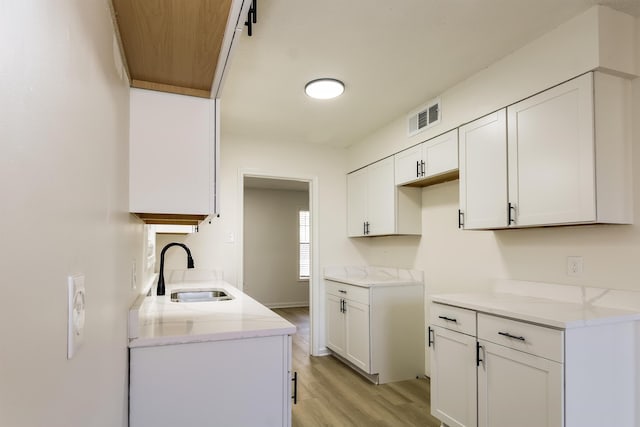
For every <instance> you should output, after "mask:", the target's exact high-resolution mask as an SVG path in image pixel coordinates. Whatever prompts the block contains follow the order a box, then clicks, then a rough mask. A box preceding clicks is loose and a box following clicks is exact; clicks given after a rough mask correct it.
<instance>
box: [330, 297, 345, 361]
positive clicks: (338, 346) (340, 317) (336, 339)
mask: <svg viewBox="0 0 640 427" xmlns="http://www.w3.org/2000/svg"><path fill="white" fill-rule="evenodd" d="M326 296H327V298H326V308H325V309H326V319H327V320H326V325H327V347H329V348H330V349H331V350H333V351H335V352H336V353H338V354H341V355H344V354H345V353H346V347H345V343H346V335H345V316H344V313H343V312H342V310H341V305H342V298H339V297H337V296H335V295H331V294H326Z"/></svg>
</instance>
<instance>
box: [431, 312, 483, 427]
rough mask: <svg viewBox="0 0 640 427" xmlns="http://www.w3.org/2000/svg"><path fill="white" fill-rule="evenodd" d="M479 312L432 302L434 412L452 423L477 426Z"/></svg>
mask: <svg viewBox="0 0 640 427" xmlns="http://www.w3.org/2000/svg"><path fill="white" fill-rule="evenodd" d="M476 346H477V342H476V313H475V312H474V311H471V310H466V309H463V308H458V307H451V306H446V305H441V304H432V306H431V328H430V329H429V348H430V356H431V415H433V416H434V417H436V418H438V419H439V420H441V421H443V422H444V423H445V424H446V425H448V426H449V427H475V426H477V395H476V388H477V373H476V363H475V361H476V351H477V348H476Z"/></svg>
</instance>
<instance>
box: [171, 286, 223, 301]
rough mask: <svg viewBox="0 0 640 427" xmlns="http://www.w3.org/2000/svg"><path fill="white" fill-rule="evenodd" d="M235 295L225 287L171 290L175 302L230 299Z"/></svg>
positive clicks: (172, 299)
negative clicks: (229, 292)
mask: <svg viewBox="0 0 640 427" xmlns="http://www.w3.org/2000/svg"><path fill="white" fill-rule="evenodd" d="M232 299H233V296H232V295H229V294H228V293H227V292H226V291H225V290H224V289H218V288H208V289H200V288H198V289H176V290H175V291H173V292H171V301H173V302H206V301H229V300H232Z"/></svg>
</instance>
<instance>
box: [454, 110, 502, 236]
mask: <svg viewBox="0 0 640 427" xmlns="http://www.w3.org/2000/svg"><path fill="white" fill-rule="evenodd" d="M459 133H460V153H459V154H460V161H459V164H460V210H461V212H462V216H463V221H462V222H463V224H464V229H465V230H469V229H484V228H503V227H506V226H507V225H508V224H507V222H508V220H507V215H508V212H507V210H508V209H507V208H508V205H507V122H506V111H505V110H504V109H503V110H500V111H497V112H495V113H492V114H489V115H488V116H485V117H482V118H480V119H478V120H475V121H473V122H471V123H468V124H466V125H464V126H461V127H460V128H459Z"/></svg>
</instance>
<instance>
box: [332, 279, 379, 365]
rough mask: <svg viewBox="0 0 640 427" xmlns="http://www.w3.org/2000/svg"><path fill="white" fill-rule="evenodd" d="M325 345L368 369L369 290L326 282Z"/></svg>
mask: <svg viewBox="0 0 640 427" xmlns="http://www.w3.org/2000/svg"><path fill="white" fill-rule="evenodd" d="M326 298H327V346H328V347H329V348H330V349H332V350H333V351H335V352H336V353H338V354H340V355H341V356H343V357H344V358H346V359H347V360H348V361H349V362H351V363H353V364H354V365H355V366H357V367H358V368H360V369H362V370H363V371H365V372H367V373H371V372H370V367H371V358H370V346H369V329H370V327H369V326H370V325H369V291H368V290H367V289H366V288H359V287H357V286H350V285H346V284H338V283H336V282H327V292H326Z"/></svg>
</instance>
